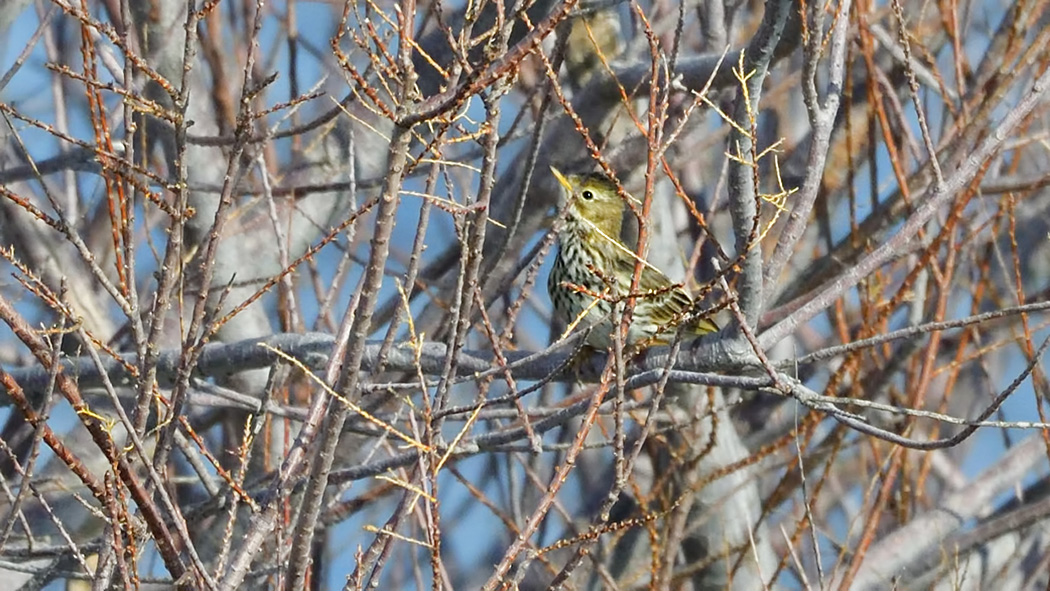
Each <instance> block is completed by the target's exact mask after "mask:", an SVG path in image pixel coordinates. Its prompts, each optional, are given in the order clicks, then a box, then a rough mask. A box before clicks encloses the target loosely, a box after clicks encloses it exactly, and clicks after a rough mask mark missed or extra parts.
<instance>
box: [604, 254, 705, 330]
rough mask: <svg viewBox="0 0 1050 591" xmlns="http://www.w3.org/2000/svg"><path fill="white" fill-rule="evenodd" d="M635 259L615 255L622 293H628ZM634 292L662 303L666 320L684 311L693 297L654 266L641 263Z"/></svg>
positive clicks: (691, 303) (691, 302) (690, 303)
mask: <svg viewBox="0 0 1050 591" xmlns="http://www.w3.org/2000/svg"><path fill="white" fill-rule="evenodd" d="M634 263H635V259H634V258H631V257H627V256H620V257H616V266H617V271H618V273H617V277H622V278H624V279H623V285H620V286H618V287H620V289H621V291H622V293H623V294H627V293H630V289H631V278H632V277H634ZM636 293H637V294H638V295H639V296H640V297H645V295H646V294H651V295H652V297H653V298H654V300H655V301H656V302H660V304H662V305H661V306H659V307H660V308H665V307H666V308H667V312H668V314H667V320H671V319H672V318H673V317H674V316H676V315H679V314H681V313H682V312H685V311H686V310H688V309H689V308H691V307H692V305H693V299H692V298H690V297H689V294H688V293H686V292H685V290H684V289H682V287H681V286H679V285H675V284H674V283H672V282H671V280H670V279H668V278H667V275H664V274H663V273H661V272H660V271H659V270H658V269H657V268H656V267H653V266H652V265H650V264H648V263H643V266H642V277H641V278H640V279H639V281H638V290H637V291H636Z"/></svg>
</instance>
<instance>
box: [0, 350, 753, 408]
mask: <svg viewBox="0 0 1050 591" xmlns="http://www.w3.org/2000/svg"><path fill="white" fill-rule="evenodd" d="M577 340H578V339H576V338H570V339H567V340H565V341H562V342H559V343H556V344H555V345H554V346H552V347H550V348H548V349H545V350H542V351H538V352H537V351H505V352H504V357H505V358H506V360H507V366H506V368H504V367H501V366H499V365H498V364H496V362H495V361H494V358H495V356H494V355H493V354H492V352H491V351H481V350H469V349H467V350H462V351H461V352H460V354H459V356H458V358H457V375H458V376H459V377H460V378H466V379H469V380H475V379H480V378H484V377H487V376H492V375H497V374H498V373H502V372H503V371H504V370H505V369H509V370H511V372H512V373H513V375H514V378H515V379H517V380H541V379H542V380H547V381H556V382H564V381H582V382H593V381H597V380H598V378H599V377H600V374H601V370H602V368H603V367H604V364H605V359H606V355H605V354H599V353H595V354H594V355H593V356H592V357H591V358H590V359H585V360H584V362H583V363H580V364H578V365H579V367H578V368H574V367H572V366H573V365H574V364H573V363H572V362H571V357H572V355H573V351H574V350H575V349H574V347H573V345H574V344H575V342H576V341H577ZM334 342H335V339H334V337H333V336H332V335H329V334H323V333H306V334H295V333H283V334H275V335H273V336H270V337H268V338H265V339H246V340H243V341H238V342H234V343H210V344H208V345H205V346H204V348H203V350H202V351H201V354H200V358H199V360H198V362H197V365H196V367H195V368H194V376H195V377H216V376H224V375H228V374H231V373H236V372H241V371H245V370H250V369H261V368H266V367H270V366H271V365H273V364H274V363H277V362H279V361H281V355H280V353H283V354H284V355H287V356H290V357H293V358H295V359H297V360H299V361H301V362H302V363H303V364H304V365H305V366H306V367H309V368H316V369H322V368H323V367H324V366H325V364H326V363H327V361H328V355H329V353H330V351H331V348H332V345H333V343H334ZM380 348H381V342H380V341H374V342H371V343H369V344H368V345H367V346H366V349H365V356H364V360H363V362H362V370H364V371H368V372H370V373H374V372H376V371H379V370H381V371H392V372H412V373H413V374H415V373H416V372H417V371H421V373H422V374H423V375H427V376H436V375H441V373H442V371H443V369H444V365H445V356H446V355H447V354H448V347H447V346H446V345H445V344H444V343H439V342H425V343H422V344H421V345H419V347H418V354H417V351H416V347H414V346H413V345H411V344H408V343H403V344H401V345H399V346H396V347H393V348H392V349H391V350H390V351H389V353H388V354H387V357H386V359H385V360H384V362H383V364H382V368H380V367H379V365H380V364H379V361H380V360H379V351H380ZM731 349H735V352H731ZM278 351H279V352H280V353H278ZM668 352H669V349H668V348H667V347H656V348H653V349H650V350H649V351H647V352H645V353H643V354H642V355H641V356H640V357H639V358H638V359H637V361H636V363H634V364H633V365H632V371H631V373H630V375H629V376H628V378H629V380H630V383H631V384H632V385H633V386H634V387H641V386H644V385H648V384H652V383H656V381H657V380H658V379H659V375H660V373H662V371H664V370H672V371H671V381H672V382H682V383H703V384H710V385H723V386H736V387H740V386H742V385H745V384H743V383H742V382H741V381H740V380H741V378H734V377H731V376H720V375H718V374H712V373H705V372H712V371H715V370H720V371H725V370H727V369H730V368H738V369H740V368H743V367H746V366H749V365H753V363H752V362H750V361H749V359H750V357H751V356H750V355H748V354H747V352H746V350H740V349H739V348H736V347H728V346H726V343H724V342H719V341H717V340H716V339H714V338H708V339H705V340H703V341H698V342H697V343H696V345H695V346H694V347H692V348H689V347H683V348H682V351H681V352H680V353H679V355H678V357H677V359H676V360H675V361H676V362H675V363H673V364H670V365H671V367H668V365H669V364H668V361H669V360H668V358H667V355H668ZM181 355H182V353H181V351H180V350H178V349H170V350H166V351H163V352H162V353H161V354H160V356H159V357H158V359H157V383H158V385H159V386H160V387H162V388H165V387H170V386H171V385H172V384H173V383H174V380H175V377H176V374H177V372H178V366H179V360H180V358H181ZM136 365H137V359H136V358H135V355H134V354H133V353H126V354H123V355H121V356H119V357H118V358H112V357H105V358H103V359H102V364H101V367H99V366H98V365H96V364H95V362H93V361H92V360H91V358H90V357H73V358H66V359H63V360H62V370H63V372H64V373H65V374H66V375H68V376H70V377H73V378H75V379H76V380H77V383H79V385H80V387H81V388H96V387H101V386H102V385H103V380H102V376H103V375H106V376H108V377H109V380H110V381H111V383H113V385H115V386H118V387H119V386H129V385H131V384H133V383H134V379H135V377H134V375H133V374H132V372H131V371H129V369H128V368H134V367H136ZM566 368H568V369H566ZM555 372H557V374H556V375H555V376H554V377H553V379H552V377H551V376H552V374H554V373H555ZM9 373H10V374H11V376H12V377H14V379H15V381H16V382H17V383H18V384H19V385H20V386H21V387H22V389H23V390H25V391H26V393H27V394H34V395H40V394H42V393H43V392H44V391H45V390H46V389H47V387H48V383H49V381H50V378H49V376H48V372H47V371H46V369H44V368H42V367H39V366H32V367H22V368H14V369H11V370H10V371H9ZM745 382H746V380H745ZM0 391H3V390H2V389H0ZM3 394H4V398H3V400H0V406H7V405H9V404H10V400H9V399H8V397H7V392H6V391H3Z"/></svg>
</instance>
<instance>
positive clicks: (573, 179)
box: [551, 166, 624, 238]
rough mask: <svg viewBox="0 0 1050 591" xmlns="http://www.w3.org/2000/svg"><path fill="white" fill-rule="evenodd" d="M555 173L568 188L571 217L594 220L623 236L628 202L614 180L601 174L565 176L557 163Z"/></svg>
mask: <svg viewBox="0 0 1050 591" xmlns="http://www.w3.org/2000/svg"><path fill="white" fill-rule="evenodd" d="M551 172H553V173H554V178H556V179H558V183H559V184H561V186H562V188H563V189H564V191H563V195H564V198H565V200H566V201H567V202H568V207H567V212H568V216H569V218H570V219H571V218H575V220H576V221H586V222H590V223H591V224H592V225H594V226H596V227H597V228H599V229H600V230H601V231H602V232H605V233H606V235H608V236H610V237H612V238H618V237H619V236H620V226H621V223H622V221H623V207H624V204H623V199H622V198H621V197H620V194H619V193H618V192H617V190H616V183H614V182H613V181H612V179H610V178H609V177H607V176H605V175H604V174H600V173H590V174H570V175H565V174H562V172H561V171H559V170H558V169H557V168H554V167H553V166H552V167H551Z"/></svg>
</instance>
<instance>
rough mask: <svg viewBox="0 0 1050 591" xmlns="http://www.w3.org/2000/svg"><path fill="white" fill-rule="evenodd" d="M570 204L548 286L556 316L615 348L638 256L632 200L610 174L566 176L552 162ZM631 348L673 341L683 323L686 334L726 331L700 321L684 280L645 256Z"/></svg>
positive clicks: (591, 341)
mask: <svg viewBox="0 0 1050 591" xmlns="http://www.w3.org/2000/svg"><path fill="white" fill-rule="evenodd" d="M551 171H552V172H553V173H554V176H555V178H557V179H558V182H559V183H561V186H562V187H563V188H564V194H565V198H566V200H567V201H568V206H567V208H566V215H565V220H564V222H563V225H562V228H561V230H560V231H559V232H558V255H557V257H555V259H554V266H553V267H552V268H551V272H550V276H549V277H548V279H547V291H548V292H549V293H550V297H551V303H553V305H554V310H555V313H556V314H558V316H559V317H560V318H561V319H562V320H564V321H565V322H566V323H567V324H568V325H569V326H574V325H581V326H593V329H592V330H591V332H590V334H589V335H588V336H587V344H588V345H590V346H591V347H594V348H597V349H608V348H609V346H610V345H611V344H612V342H613V336H612V335H613V333H612V331H613V330H617V329H618V327H616V326H614V325H613V319H612V314H611V312H612V309H613V305H616V304H619V303H623V302H625V301H626V299H627V296H629V295H631V293H630V289H631V279H632V277H633V276H634V267H635V262H636V261H637V260H638V257H637V256H636V254H635V252H634V250H633V249H631V248H629V247H627V246H626V245H624V244H623V243H622V242H620V229H621V225H622V223H623V211H624V202H623V199H621V197H620V195H619V194H618V193H617V190H616V184H615V183H613V181H612V180H611V179H609V178H608V177H606V176H605V175H603V174H597V173H592V174H584V175H568V176H566V175H564V174H562V173H561V172H560V171H558V169H556V168H554V167H553V166H552V167H551ZM642 264H643V267H642V276H641V279H640V281H639V284H638V290H637V291H636V292H635V293H634V295H635V296H636V299H635V305H634V312H633V314H632V316H631V325H630V328H629V331H628V334H627V339H626V343H625V344H627V345H634V344H643V345H649V344H657V343H668V342H670V340H671V339H672V338H673V337H674V333H675V330H676V329H677V328H678V325H679V324H681V323H682V322H688V324H686V325H685V326H684V327H683V330H684V333H683V336H684V337H685V338H688V337H691V336H699V335H702V334H707V333H710V332H715V331H717V330H718V325H716V324H715V323H714V322H712V321H711V320H708V319H704V318H696V317H695V314H694V310H693V300H692V298H690V297H689V294H688V293H686V291H685V290H684V289H682V287H681V286H680V285H677V284H675V283H672V282H671V280H670V279H668V278H667V276H666V275H664V274H663V273H661V272H660V271H659V270H658V269H656V268H655V267H653V266H652V265H650V264H649V263H647V262H644V261H643V263H642Z"/></svg>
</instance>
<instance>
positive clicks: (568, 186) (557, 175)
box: [551, 166, 572, 197]
mask: <svg viewBox="0 0 1050 591" xmlns="http://www.w3.org/2000/svg"><path fill="white" fill-rule="evenodd" d="M551 172H553V173H554V178H556V179H558V182H559V183H561V186H563V187H565V190H566V191H568V192H569V196H570V197H571V196H572V183H570V182H569V179H567V178H565V175H564V174H562V173H561V171H560V170H558V169H557V168H554V167H553V166H552V167H551Z"/></svg>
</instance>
